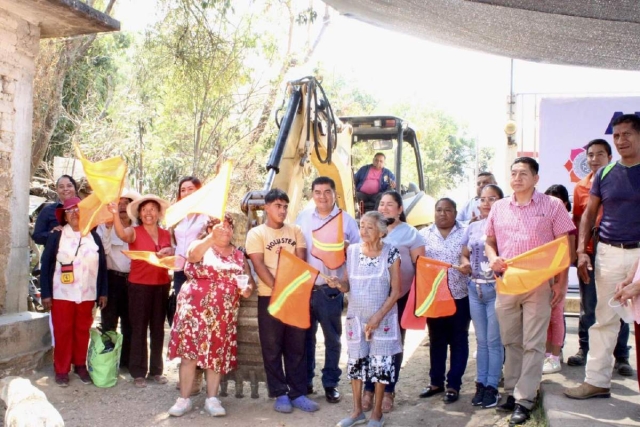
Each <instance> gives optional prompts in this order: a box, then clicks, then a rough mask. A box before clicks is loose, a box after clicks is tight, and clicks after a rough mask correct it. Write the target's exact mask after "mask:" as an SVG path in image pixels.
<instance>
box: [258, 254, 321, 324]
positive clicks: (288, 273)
mask: <svg viewBox="0 0 640 427" xmlns="http://www.w3.org/2000/svg"><path fill="white" fill-rule="evenodd" d="M317 277H318V270H316V269H315V268H313V267H311V266H310V265H309V264H307V263H306V262H304V261H303V260H301V259H300V258H298V257H297V256H295V255H294V254H292V253H290V252H287V251H285V250H281V251H280V257H279V258H278V268H277V269H276V278H275V279H276V280H275V284H274V286H273V292H272V293H271V301H270V302H269V309H268V310H269V313H271V315H272V316H273V317H275V318H276V319H279V320H280V321H282V322H283V323H286V324H287V325H291V326H295V327H297V328H301V329H307V328H309V327H310V326H311V313H310V306H309V301H311V291H312V289H313V284H314V282H315V281H316V278H317Z"/></svg>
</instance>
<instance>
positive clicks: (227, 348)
mask: <svg viewBox="0 0 640 427" xmlns="http://www.w3.org/2000/svg"><path fill="white" fill-rule="evenodd" d="M184 272H185V274H186V276H187V281H186V283H185V284H184V285H183V286H182V289H181V290H180V293H179V294H178V299H177V305H176V314H175V318H174V320H173V327H172V328H171V338H170V341H169V359H174V358H176V357H182V358H185V359H191V360H196V361H197V365H198V366H199V367H201V368H203V369H213V370H214V371H215V372H216V373H220V374H227V373H229V372H231V371H232V370H234V369H235V368H236V366H237V363H238V362H237V358H236V355H237V349H238V343H237V339H236V336H237V323H238V309H239V305H240V304H239V303H240V294H239V292H238V287H237V286H236V281H235V278H234V276H235V275H237V274H244V255H243V254H242V252H240V251H238V250H236V249H234V251H233V252H232V253H231V255H229V256H227V257H223V256H221V255H220V254H218V253H217V252H215V251H214V250H213V249H209V250H207V252H205V254H204V256H203V259H202V261H200V262H197V263H193V264H192V263H187V264H186V265H185V268H184Z"/></svg>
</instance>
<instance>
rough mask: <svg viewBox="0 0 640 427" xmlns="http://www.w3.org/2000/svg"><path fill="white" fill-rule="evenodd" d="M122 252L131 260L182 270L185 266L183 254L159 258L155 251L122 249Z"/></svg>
mask: <svg viewBox="0 0 640 427" xmlns="http://www.w3.org/2000/svg"><path fill="white" fill-rule="evenodd" d="M122 253H123V254H125V255H126V256H127V257H129V259H131V260H134V261H144V262H147V263H149V264H151V265H155V266H156V267H161V268H166V269H167V270H182V269H183V268H184V262H185V259H184V258H183V257H181V256H166V257H163V258H158V255H156V253H155V252H150V251H122Z"/></svg>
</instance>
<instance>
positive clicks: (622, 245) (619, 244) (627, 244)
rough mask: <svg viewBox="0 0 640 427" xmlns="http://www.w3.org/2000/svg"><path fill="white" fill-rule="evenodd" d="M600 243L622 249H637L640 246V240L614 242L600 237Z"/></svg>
mask: <svg viewBox="0 0 640 427" xmlns="http://www.w3.org/2000/svg"><path fill="white" fill-rule="evenodd" d="M600 243H604V244H605V245H609V246H613V247H616V248H621V249H637V248H640V242H612V241H611V240H607V239H603V238H602V237H601V238H600Z"/></svg>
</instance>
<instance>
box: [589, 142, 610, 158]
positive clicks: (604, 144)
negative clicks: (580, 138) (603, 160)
mask: <svg viewBox="0 0 640 427" xmlns="http://www.w3.org/2000/svg"><path fill="white" fill-rule="evenodd" d="M594 145H602V146H603V147H604V149H605V150H606V151H607V154H608V155H609V156H610V155H611V145H609V143H608V142H607V141H605V140H604V139H600V138H598V139H594V140H592V141H589V143H588V144H587V152H588V151H589V148H591V147H593V146H594Z"/></svg>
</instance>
